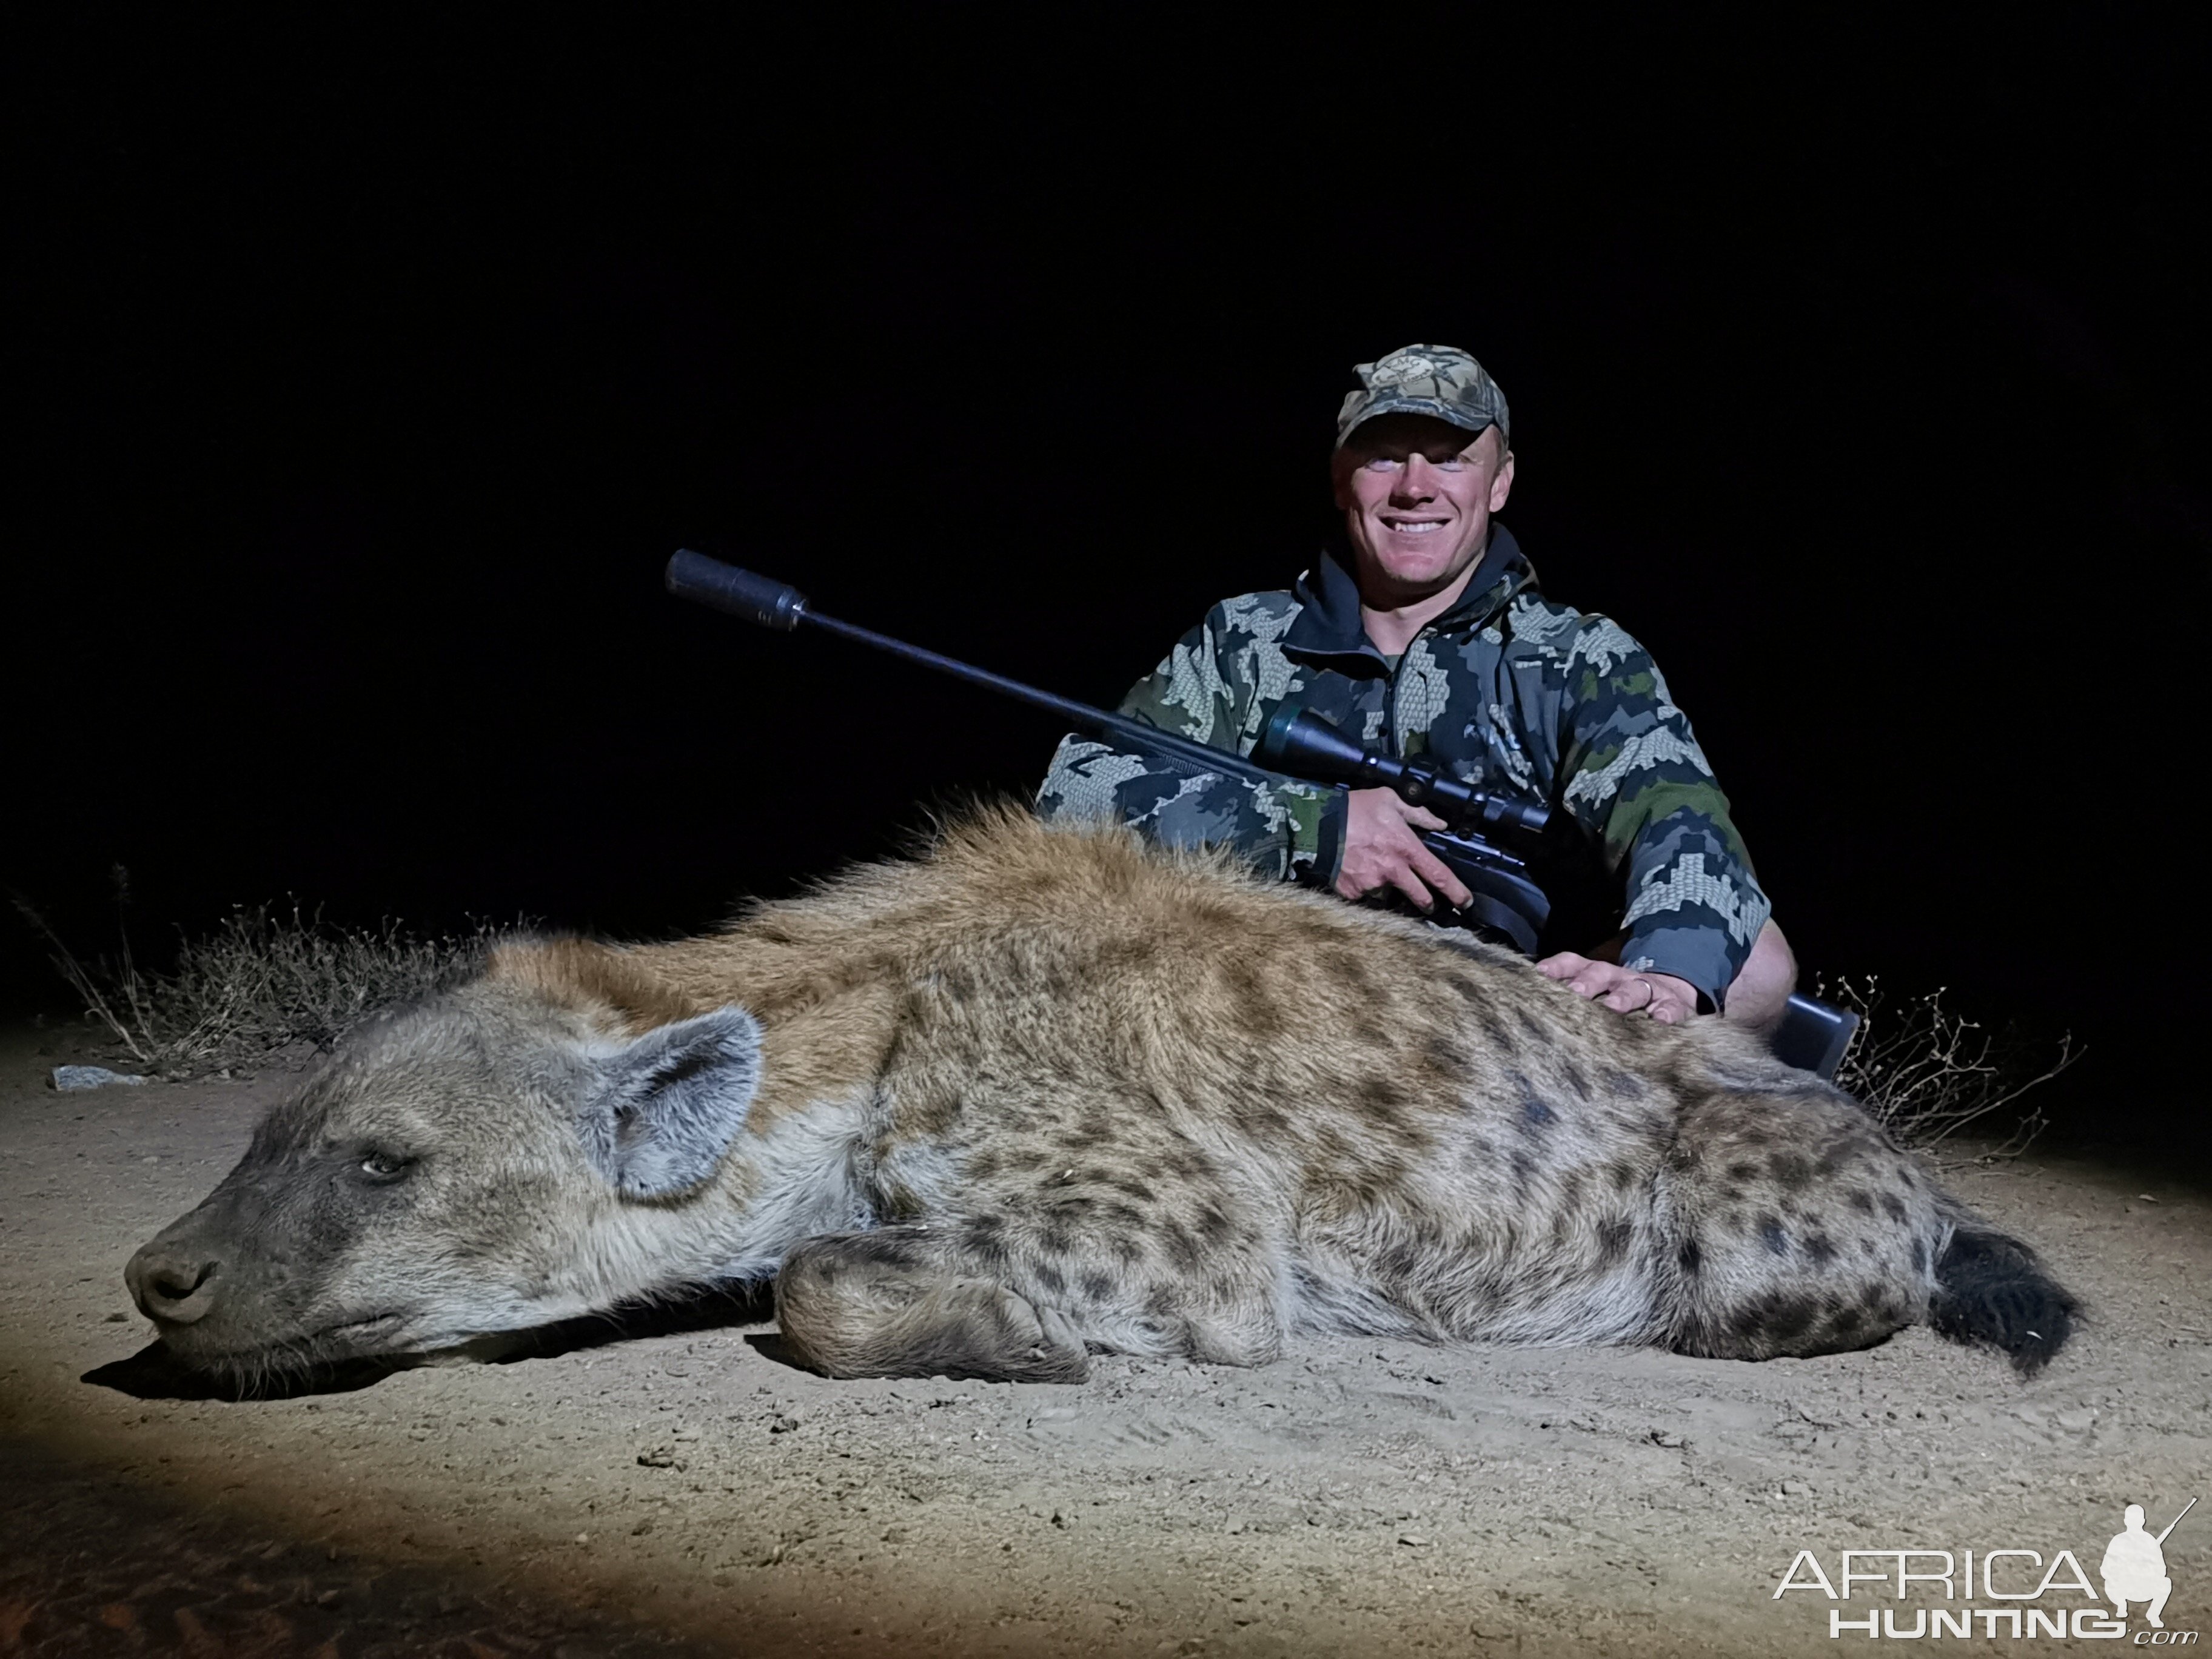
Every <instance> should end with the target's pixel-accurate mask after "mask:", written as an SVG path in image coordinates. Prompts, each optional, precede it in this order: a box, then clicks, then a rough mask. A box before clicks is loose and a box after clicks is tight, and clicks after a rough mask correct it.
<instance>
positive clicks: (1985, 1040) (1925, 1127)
mask: <svg viewBox="0 0 2212 1659" xmlns="http://www.w3.org/2000/svg"><path fill="white" fill-rule="evenodd" d="M1816 994H1818V995H1820V996H1821V997H1822V998H1824V999H1825V1000H1827V1001H1830V1002H1832V1003H1834V1004H1836V1005H1837V1006H1838V1007H1842V1008H1847V1009H1849V1010H1850V1011H1851V1012H1853V1013H1855V1014H1857V1016H1858V1017H1859V1029H1858V1032H1857V1035H1856V1036H1854V1037H1853V1038H1852V1039H1851V1046H1850V1050H1849V1051H1848V1052H1847V1053H1846V1054H1844V1062H1843V1064H1842V1065H1841V1066H1838V1068H1837V1072H1836V1082H1837V1083H1838V1085H1840V1086H1841V1087H1843V1088H1844V1089H1846V1090H1848V1091H1850V1093H1851V1094H1853V1095H1855V1096H1857V1097H1858V1099H1859V1100H1860V1101H1861V1102H1862V1103H1863V1104H1864V1105H1865V1107H1866V1109H1867V1110H1868V1111H1869V1112H1871V1113H1873V1114H1874V1115H1875V1117H1876V1118H1877V1119H1878V1120H1880V1121H1881V1124H1882V1126H1883V1127H1886V1128H1887V1129H1888V1131H1889V1132H1890V1133H1892V1134H1893V1135H1894V1136H1896V1137H1897V1139H1898V1140H1899V1142H1900V1143H1901V1144H1903V1145H1905V1146H1917V1147H1920V1148H1922V1149H1923V1150H1929V1151H1933V1150H1935V1149H1936V1148H1937V1147H1938V1146H1939V1145H1940V1143H1942V1142H1943V1141H1946V1140H1948V1139H1951V1138H1952V1137H1953V1136H1954V1135H1957V1134H1959V1133H1961V1132H1962V1131H1965V1130H1967V1129H1970V1128H1976V1129H1978V1132H1979V1133H1981V1134H1983V1135H1991V1134H1995V1133H1998V1132H2000V1131H2002V1132H2004V1133H2005V1138H2004V1139H2002V1140H2001V1141H1997V1142H1996V1144H1994V1145H1992V1146H1989V1147H1987V1148H1986V1149H1985V1150H1984V1151H1982V1152H1979V1153H1978V1154H1977V1156H1978V1158H1980V1159H1981V1160H1982V1161H1984V1162H1991V1161H1994V1160H1996V1159H1998V1158H2017V1157H2018V1156H2019V1155H2020V1154H2021V1152H2025V1151H2026V1150H2027V1147H2028V1145H2029V1143H2030V1142H2032V1141H2033V1139H2035V1138H2036V1136H2038V1135H2039V1134H2040V1133H2043V1129H2044V1127H2045V1120H2044V1116H2043V1113H2042V1111H2041V1110H2040V1109H2030V1110H2028V1111H2026V1112H2021V1111H2017V1110H2015V1111H2013V1112H2006V1111H2005V1110H2004V1109H2005V1108H2007V1107H2009V1106H2011V1105H2012V1104H2013V1103H2014V1102H2015V1101H2017V1100H2018V1099H2019V1098H2020V1097H2021V1096H2022V1095H2024V1094H2026V1093H2027V1091H2029V1090H2031V1089H2033V1088H2034V1087H2035V1086H2036V1085H2038V1084H2041V1083H2048V1082H2049V1081H2050V1080H2051V1079H2052V1078H2055V1077H2057V1075H2058V1074H2059V1073H2061V1072H2063V1071H2064V1070H2065V1069H2066V1068H2067V1067H2068V1066H2071V1065H2072V1064H2073V1063H2074V1062H2075V1060H2078V1059H2080V1058H2081V1052H2080V1050H2078V1049H2077V1048H2075V1045H2074V1037H2073V1033H2071V1032H2070V1031H2069V1032H2066V1033H2064V1034H2063V1035H2061V1036H2060V1037H2059V1038H2058V1042H2057V1053H2056V1054H2049V1053H2043V1054H2039V1053H2037V1052H2036V1050H2035V1048H2034V1046H2033V1044H2032V1043H2031V1042H2029V1041H2027V1039H2025V1038H2023V1037H2021V1036H2020V1035H2019V1034H2018V1032H2017V1031H2016V1030H2014V1029H2012V1028H2010V1027H2008V1028H2006V1029H2005V1030H2002V1031H1996V1032H1992V1031H1990V1030H1987V1029H1986V1028H1985V1027H1984V1026H1983V1025H1982V1024H1980V1023H1979V1022H1978V1021H1976V1020H1971V1019H1968V1018H1966V1017H1965V1016H1963V1015H1961V1014H1959V1013H1956V1012H1954V1011H1953V1010H1951V1009H1949V1008H1947V1007H1945V1006H1943V995H1944V989H1943V987H1940V986H1939V987H1936V989H1935V990H1934V991H1931V992H1929V993H1926V994H1923V995H1920V996H1915V997H1911V998H1908V999H1907V1000H1905V1001H1904V1002H1902V1003H1893V1002H1892V1001H1891V1000H1890V999H1889V997H1888V995H1887V993H1885V992H1884V991H1883V990H1882V988H1881V977H1880V975H1875V974H1868V975H1864V976H1863V977H1861V978H1858V979H1852V978H1849V977H1843V978H1838V979H1836V980H1834V981H1826V980H1823V981H1820V984H1819V985H1818V986H1817V987H1816Z"/></svg>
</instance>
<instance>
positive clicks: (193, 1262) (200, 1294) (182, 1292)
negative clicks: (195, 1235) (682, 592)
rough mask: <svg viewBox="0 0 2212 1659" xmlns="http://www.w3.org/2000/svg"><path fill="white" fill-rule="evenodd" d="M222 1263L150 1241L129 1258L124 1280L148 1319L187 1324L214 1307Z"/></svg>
mask: <svg viewBox="0 0 2212 1659" xmlns="http://www.w3.org/2000/svg"><path fill="white" fill-rule="evenodd" d="M221 1275H222V1263H221V1262H220V1261H214V1260H212V1259H210V1258H209V1257H205V1256H202V1255H198V1254H197V1253H193V1254H190V1255H175V1254H173V1253H172V1252H170V1251H168V1250H166V1249H158V1248H156V1247H155V1246H154V1245H152V1244H149V1245H148V1246H146V1248H145V1249H143V1250H141V1251H139V1252H138V1254H137V1255H134V1256H132V1257H131V1265H130V1266H129V1267H125V1269H124V1270H123V1282H124V1283H125V1284H126V1285H129V1286H130V1287H131V1300H132V1301H133V1302H136V1303H137V1304H138V1311H139V1312H140V1313H143V1314H144V1315H145V1316H146V1317H147V1318H149V1319H154V1320H159V1321H160V1322H161V1323H162V1324H165V1325H189V1324H191V1322H193V1321H194V1320H195V1319H204V1318H206V1317H207V1316H208V1315H209V1314H210V1313H211V1312H213V1311H214V1310H215V1304H216V1297H217V1296H218V1295H219V1294H220V1291H219V1290H218V1288H217V1287H218V1286H219V1285H220V1284H221V1282H222V1279H221Z"/></svg>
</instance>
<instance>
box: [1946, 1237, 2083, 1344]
mask: <svg viewBox="0 0 2212 1659" xmlns="http://www.w3.org/2000/svg"><path fill="white" fill-rule="evenodd" d="M2080 1307H2081V1304H2080V1303H2078V1302H2076V1301H2075V1299H2074V1297H2072V1296H2071V1295H2070V1294H2069V1293H2068V1291H2066V1290H2065V1289H2064V1287H2063V1286H2062V1285H2059V1284H2058V1283H2057V1281H2056V1280H2054V1279H2052V1278H2051V1275H2050V1274H2049V1273H2045V1272H2044V1270H2043V1264H2042V1263H2041V1262H2040V1261H2038V1260H2037V1259H2036V1255H2035V1252H2034V1251H2033V1250H2031V1249H2028V1248H2027V1245H2025V1244H2023V1243H2021V1242H2020V1241H2019V1240H2018V1239H2016V1238H2011V1237H2007V1236H2006V1235H2005V1234H2003V1233H2001V1232H1998V1231H1996V1230H1995V1229H1994V1228H1992V1227H1990V1225H1988V1224H1987V1223H1985V1222H1983V1221H1979V1220H1977V1219H1974V1218H1971V1217H1967V1218H1960V1222H1959V1224H1958V1226H1957V1228H1956V1230H1955V1231H1954V1232H1953V1233H1952V1235H1951V1242H1950V1243H1949V1244H1948V1245H1947V1246H1946V1247H1945V1248H1944V1250H1943V1254H1942V1255H1941V1256H1939V1257H1937V1258H1936V1297H1935V1301H1934V1304H1932V1305H1931V1307H1930V1308H1929V1323H1930V1324H1932V1325H1934V1326H1935V1328H1936V1332H1937V1334H1940V1335H1942V1336H1948V1337H1949V1338H1950V1339H1951V1340H1953V1341H1954V1342H1982V1343H1987V1344H1988V1345H1989V1346H1991V1347H1993V1348H1999V1349H2002V1351H2003V1352H2005V1354H2006V1355H2007V1356H2008V1357H2009V1358H2011V1360H2012V1363H2013V1367H2014V1369H2015V1370H2018V1371H2019V1372H2020V1374H2021V1376H2034V1375H2035V1374H2036V1372H2038V1371H2039V1370H2042V1369H2043V1367H2044V1366H2045V1364H2047V1363H2048V1362H2049V1360H2050V1358H2051V1355H2053V1354H2055V1353H2057V1352H2058V1350H2059V1349H2060V1348H2061V1347H2063V1346H2064V1345H2065V1342H2066V1339H2067V1338H2068V1337H2069V1336H2070V1335H2072V1334H2073V1331H2074V1316H2075V1312H2076V1311H2077V1310H2079V1309H2080Z"/></svg>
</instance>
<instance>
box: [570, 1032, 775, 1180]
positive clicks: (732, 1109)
mask: <svg viewBox="0 0 2212 1659" xmlns="http://www.w3.org/2000/svg"><path fill="white" fill-rule="evenodd" d="M596 1064H597V1071H598V1076H597V1078H596V1079H595V1080H594V1083H593V1085H592V1089H591V1091H590V1094H589V1096H588V1097H587V1098H586V1101H585V1102H584V1109H583V1112H582V1114H581V1119H580V1123H579V1126H578V1127H579V1128H580V1130H581V1132H582V1134H583V1138H584V1151H585V1152H586V1155H587V1156H588V1157H589V1158H591V1160H592V1163H593V1164H596V1165H598V1166H599V1172H600V1173H601V1174H602V1175H604V1176H606V1178H607V1179H608V1180H609V1181H611V1182H613V1183H614V1184H615V1186H616V1187H617V1188H619V1189H620V1190H621V1191H622V1193H623V1196H624V1197H626V1198H668V1197H671V1196H673V1195H674V1194H678V1193H681V1192H684V1191H687V1190H689V1189H690V1188H693V1187H696V1186H697V1185H698V1184H699V1183H700V1182H702V1181H704V1180H706V1179H707V1178H708V1176H712V1175H713V1174H714V1171H715V1170H716V1169H717V1168H718V1167H720V1164H721V1162H722V1154H723V1153H724V1152H727V1151H729V1149H730V1143H731V1142H732V1140H734V1139H737V1135H738V1130H739V1129H741V1128H743V1127H744V1122H745V1113H746V1111H747V1110H748V1109H750V1107H751V1105H752V1101H753V1094H754V1092H755V1091H757V1089H758V1088H759V1087H760V1072H761V1034H760V1026H759V1024H758V1023H757V1022H756V1021H755V1020H754V1018H753V1017H752V1016H751V1015H750V1014H749V1013H747V1012H745V1011H744V1009H742V1008H737V1007H728V1008H717V1009H715V1010H714V1012H712V1013H710V1014H701V1015H700V1016H699V1017H698V1018H696V1019H681V1020H678V1021H677V1022H676V1023H675V1024H672V1025H663V1026H660V1027H659V1028H658V1029H656V1030H651V1031H647V1033H646V1034H645V1035H644V1036H641V1037H638V1038H636V1039H635V1040H634V1041H632V1042H628V1043H625V1044H623V1046H622V1047H621V1048H617V1049H616V1050H615V1051H614V1052H613V1053H611V1054H603V1055H601V1056H599V1059H598V1060H597V1062H596Z"/></svg>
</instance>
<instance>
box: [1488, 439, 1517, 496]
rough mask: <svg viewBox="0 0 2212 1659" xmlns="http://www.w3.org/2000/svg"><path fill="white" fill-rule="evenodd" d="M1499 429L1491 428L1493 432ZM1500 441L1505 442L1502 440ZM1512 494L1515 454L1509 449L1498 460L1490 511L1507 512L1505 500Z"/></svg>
mask: <svg viewBox="0 0 2212 1659" xmlns="http://www.w3.org/2000/svg"><path fill="white" fill-rule="evenodd" d="M1497 429H1498V428H1496V427H1492V428H1491V430H1492V431H1493V432H1495V431H1496V430H1497ZM1500 441H1501V442H1503V440H1500ZM1512 493H1513V452H1512V451H1511V450H1510V449H1509V450H1507V451H1506V452H1505V453H1504V454H1503V455H1501V456H1499V457H1498V471H1496V472H1495V473H1494V474H1492V477H1491V480H1490V510H1491V511H1492V513H1503V512H1504V510H1505V498H1506V497H1507V496H1508V495H1511V494H1512Z"/></svg>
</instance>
